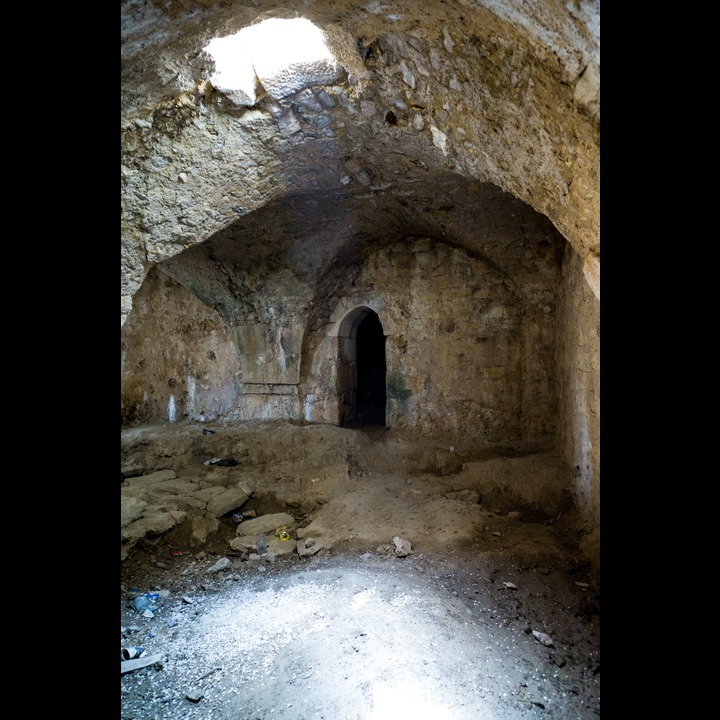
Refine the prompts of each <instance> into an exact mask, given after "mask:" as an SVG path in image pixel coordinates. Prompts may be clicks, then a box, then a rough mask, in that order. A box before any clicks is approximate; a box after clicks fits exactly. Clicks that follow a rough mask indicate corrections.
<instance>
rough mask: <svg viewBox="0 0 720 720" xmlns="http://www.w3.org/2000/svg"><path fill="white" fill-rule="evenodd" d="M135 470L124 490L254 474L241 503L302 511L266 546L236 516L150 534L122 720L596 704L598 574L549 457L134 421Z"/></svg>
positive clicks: (363, 718) (519, 712)
mask: <svg viewBox="0 0 720 720" xmlns="http://www.w3.org/2000/svg"><path fill="white" fill-rule="evenodd" d="M229 456H232V457H233V458H238V465H237V466H232V467H213V466H212V465H208V464H206V461H207V458H210V459H216V458H217V457H229ZM203 458H206V460H203ZM123 464H124V467H125V468H128V467H133V468H135V469H134V470H133V472H132V473H130V474H131V475H132V474H134V477H131V478H129V479H125V478H123V483H122V484H123V486H124V489H123V492H128V491H129V490H131V489H132V485H133V482H132V481H133V480H135V481H136V486H135V488H136V489H135V491H134V492H135V493H136V494H137V493H139V492H141V489H142V487H143V486H142V483H140V482H139V481H140V480H141V479H142V478H143V476H145V477H147V475H148V473H152V472H156V471H157V470H159V469H164V470H165V472H168V468H170V469H172V471H173V472H174V473H175V474H176V475H177V478H178V479H177V480H173V482H176V483H177V482H179V480H180V479H182V480H183V481H188V480H189V479H191V478H192V479H194V481H196V482H198V483H199V484H200V485H202V486H205V487H207V486H211V485H212V484H213V483H215V484H218V483H220V482H222V483H223V488H225V487H228V486H233V487H234V486H235V485H236V484H237V483H244V486H245V487H246V489H249V491H250V492H249V495H250V499H249V500H248V501H247V502H244V503H243V505H242V507H241V508H239V510H244V511H250V512H249V514H251V515H252V514H255V515H257V518H258V519H262V518H272V517H273V514H275V513H283V512H285V513H289V515H290V516H291V518H292V522H288V523H287V524H285V523H283V525H284V527H286V533H285V534H286V536H287V539H286V540H285V541H283V540H282V539H281V537H280V535H279V534H278V533H277V532H274V533H273V532H267V533H265V534H264V536H265V539H266V541H267V542H268V549H267V552H265V553H262V554H259V553H258V552H257V550H258V548H257V546H256V541H257V536H256V534H255V533H251V535H250V536H251V537H252V542H247V537H250V536H248V535H243V531H242V526H243V525H244V524H245V523H246V522H249V521H248V520H242V521H241V522H239V523H238V522H237V520H238V518H237V517H235V519H233V517H232V513H225V514H224V515H223V516H221V517H220V518H218V520H217V528H216V530H215V531H214V532H211V533H208V534H207V537H205V538H204V539H203V540H202V542H201V541H199V540H198V534H197V528H198V527H199V525H198V524H197V522H196V523H195V524H194V523H193V522H191V521H190V519H189V518H190V515H191V513H190V514H189V515H188V518H186V519H184V520H183V521H182V522H178V523H177V525H175V526H174V527H173V528H171V529H170V530H168V531H166V532H161V533H154V534H153V533H148V534H147V535H146V536H145V537H142V538H140V539H138V540H137V541H136V542H134V544H133V545H132V547H131V548H130V549H129V550H128V551H127V554H126V557H125V559H124V560H123V562H122V566H121V592H120V600H121V677H120V691H121V692H120V694H121V717H122V719H123V720H153V719H155V718H158V719H160V718H162V719H168V720H171V719H175V718H177V719H178V720H179V719H180V718H183V719H185V718H202V719H203V720H209V719H210V718H213V719H216V720H269V719H270V718H276V717H285V718H292V719H293V720H310V719H311V718H312V719H315V718H321V719H324V720H403V719H405V718H408V719H410V718H412V720H430V719H432V720H444V719H447V720H465V719H466V718H467V719H468V720H469V719H470V718H473V720H478V719H480V720H482V719H485V718H487V719H488V720H489V719H491V718H492V719H493V720H512V719H514V718H558V719H560V720H565V719H567V720H570V719H571V718H572V719H581V720H585V719H586V718H596V717H598V716H599V715H600V592H599V584H598V582H597V581H596V580H594V574H593V573H592V572H591V564H590V563H589V562H588V561H587V560H586V559H584V558H583V557H582V555H581V553H580V550H579V544H578V542H579V534H578V525H577V522H576V520H575V519H574V517H573V512H572V508H568V507H567V505H566V498H565V495H564V493H563V492H557V491H556V489H554V487H553V482H552V478H553V477H555V476H556V474H557V473H558V472H560V470H559V468H560V465H558V463H557V459H556V458H554V456H552V454H549V453H546V452H543V451H542V449H540V448H528V447H524V448H522V447H517V446H516V447H510V446H503V447H491V446H482V447H479V446H476V445H474V446H473V445H459V446H458V447H453V446H448V445H447V443H444V442H442V441H438V442H436V443H428V442H427V441H420V440H415V439H412V438H406V437H405V438H404V437H402V436H400V435H397V434H395V433H394V432H392V431H391V432H386V431H385V430H384V429H382V428H356V429H348V428H346V429H341V428H317V427H300V426H293V425H292V424H284V425H268V424H263V423H260V424H254V425H252V424H251V426H243V427H242V428H240V427H238V428H232V429H231V428H218V429H217V432H215V433H213V434H212V435H204V434H202V432H201V430H200V429H198V428H197V427H196V426H186V427H184V428H170V427H166V426H164V427H158V428H143V429H133V430H129V431H124V439H123ZM141 471H142V474H140V473H141ZM223 473H224V474H225V475H223ZM527 473H529V474H530V476H529V477H527V478H526V482H525V484H526V485H528V486H532V488H533V489H531V490H528V491H525V492H523V491H522V489H520V488H519V486H518V485H517V483H516V484H515V485H514V484H513V483H514V481H516V480H517V481H518V482H520V483H522V477H523V475H524V474H527ZM219 478H220V479H219ZM518 478H519V480H518ZM543 478H544V480H543ZM126 485H128V486H129V488H125V486H126ZM501 490H502V491H501ZM142 492H145V493H146V494H145V495H144V496H143V497H145V499H146V500H147V499H148V498H149V497H150V496H149V495H148V494H147V491H146V490H142ZM185 501H186V503H187V506H188V507H192V505H193V501H191V500H188V498H187V497H186V498H185ZM166 504H167V503H166ZM559 506H562V508H563V509H562V510H559V511H558V514H557V515H555V514H554V512H555V510H556V509H557V508H558V507H559ZM186 510H187V508H186ZM176 515H177V513H176ZM178 517H179V516H178ZM278 517H281V516H278ZM138 522H139V521H138ZM238 538H240V541H239V540H238ZM243 542H244V544H243ZM304 546H307V548H308V550H307V552H308V554H307V555H305V556H300V555H299V554H298V548H300V549H302V548H303V547H304ZM291 547H292V548H293V551H292V552H286V548H291ZM260 549H261V550H262V549H263V548H260ZM311 553H314V554H311ZM148 595H150V597H148ZM138 598H139V599H138ZM142 602H145V603H146V604H147V603H152V606H151V611H150V612H143V607H142ZM152 608H154V610H153V609H152ZM134 647H139V648H142V651H141V654H140V656H139V658H135V659H130V660H126V659H125V657H126V656H128V657H129V655H130V654H131V650H130V649H131V648H134ZM123 653H127V655H124V654H123ZM145 663H148V664H145Z"/></svg>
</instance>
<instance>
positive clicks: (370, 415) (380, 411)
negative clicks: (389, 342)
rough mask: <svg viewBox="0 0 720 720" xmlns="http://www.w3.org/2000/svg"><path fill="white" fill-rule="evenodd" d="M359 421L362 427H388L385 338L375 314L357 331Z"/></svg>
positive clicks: (372, 313) (367, 318) (362, 321)
mask: <svg viewBox="0 0 720 720" xmlns="http://www.w3.org/2000/svg"><path fill="white" fill-rule="evenodd" d="M356 342H357V418H356V421H357V422H358V423H359V424H362V425H385V401H386V394H385V335H383V327H382V323H381V322H380V318H379V317H378V316H377V313H375V312H373V311H372V310H371V311H370V312H368V314H367V315H365V317H364V318H363V319H362V320H361V321H360V324H359V325H358V329H357V340H356Z"/></svg>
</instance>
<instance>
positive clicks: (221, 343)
mask: <svg viewBox="0 0 720 720" xmlns="http://www.w3.org/2000/svg"><path fill="white" fill-rule="evenodd" d="M121 352H122V362H121V393H120V394H121V421H122V422H123V424H137V423H152V422H181V421H184V420H195V419H198V418H199V417H200V416H201V415H204V416H205V417H206V418H207V419H208V420H212V419H215V418H218V417H223V416H225V415H226V414H227V413H228V412H229V411H230V410H231V409H232V408H234V407H236V406H237V404H238V402H239V401H240V399H241V397H242V388H241V385H240V383H239V382H238V380H237V376H238V372H239V370H240V357H239V355H238V350H237V346H236V344H235V341H234V338H233V336H232V334H231V333H230V332H229V329H228V327H227V325H226V324H225V321H224V320H223V319H222V318H221V317H220V316H219V315H218V314H217V313H216V312H215V311H214V310H213V309H211V308H208V307H207V306H206V305H204V304H203V303H202V302H200V301H199V300H198V299H197V298H196V297H195V296H194V295H193V294H192V293H190V292H188V291H187V290H186V289H185V288H183V287H182V286H181V285H178V284H177V283H176V282H175V281H174V280H173V279H171V278H169V277H168V276H167V275H164V274H163V273H161V272H159V271H157V270H154V271H152V272H151V273H150V274H149V275H148V276H147V278H146V279H145V282H144V283H143V286H142V288H141V290H140V291H139V292H138V293H137V295H136V297H135V303H134V304H133V310H132V312H131V313H130V315H129V317H128V320H127V322H126V323H125V325H124V326H123V328H122V332H121Z"/></svg>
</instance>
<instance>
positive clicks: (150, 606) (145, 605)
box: [132, 593, 160, 613]
mask: <svg viewBox="0 0 720 720" xmlns="http://www.w3.org/2000/svg"><path fill="white" fill-rule="evenodd" d="M159 597H160V595H158V594H157V593H147V594H146V595H138V596H137V597H136V598H135V599H134V600H133V602H132V604H133V607H134V608H135V610H137V612H139V613H144V612H146V611H147V610H149V611H150V612H151V613H154V612H156V611H157V609H158V608H157V605H156V604H155V600H157V599H158V598H159Z"/></svg>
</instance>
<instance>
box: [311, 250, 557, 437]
mask: <svg viewBox="0 0 720 720" xmlns="http://www.w3.org/2000/svg"><path fill="white" fill-rule="evenodd" d="M348 285H349V286H348V287H346V294H345V295H344V296H343V297H342V298H341V300H340V301H339V302H338V305H337V307H336V308H335V311H334V313H333V315H332V316H331V317H330V318H329V321H330V322H329V324H328V325H326V326H324V327H322V328H321V329H320V330H318V331H316V332H318V333H319V334H320V335H323V336H324V337H323V339H322V340H320V342H319V343H318V349H317V351H316V352H315V353H314V354H312V355H310V356H308V357H307V358H306V361H307V362H308V363H310V364H311V365H312V367H313V371H312V372H311V374H310V377H309V378H308V382H307V384H306V387H305V390H306V392H307V397H306V403H305V412H306V419H308V420H319V421H322V422H332V423H337V422H338V421H339V419H340V418H339V403H338V400H337V387H338V375H337V373H338V361H337V358H338V338H337V335H338V326H339V325H340V323H341V322H342V320H343V318H344V317H345V316H346V315H347V314H348V313H349V312H352V311H353V310H354V309H355V308H357V307H363V306H364V307H369V308H371V309H373V310H375V311H376V312H377V313H378V315H379V318H380V321H381V323H382V325H383V332H384V334H385V335H386V336H387V340H386V365H387V374H386V389H387V396H388V401H387V406H386V423H387V425H388V426H389V427H396V428H402V429H409V430H412V431H414V432H417V433H421V434H423V435H428V436H430V435H433V436H435V437H438V436H439V437H455V438H475V439H478V438H479V439H483V440H486V441H490V442H498V441H513V440H520V439H523V440H547V439H548V438H552V437H553V436H554V433H555V430H556V427H555V412H554V410H555V401H554V395H553V391H554V385H553V383H552V382H551V378H552V371H553V366H552V359H553V347H554V343H555V338H554V333H553V321H552V318H551V316H550V315H549V314H545V313H541V314H540V316H534V315H533V314H532V313H526V312H525V311H526V306H527V302H526V301H525V300H524V299H523V298H521V297H520V296H519V295H518V294H517V293H516V292H515V291H513V290H512V289H511V284H510V283H509V282H508V279H507V278H505V277H503V276H502V275H501V274H499V273H498V272H497V271H496V270H494V269H492V268H490V267H488V266H487V265H485V264H483V263H481V262H480V261H478V260H476V259H474V258H472V257H470V256H468V255H467V254H466V253H465V252H463V251H462V250H459V249H456V248H452V247H450V246H449V245H446V244H444V243H439V242H434V241H432V240H430V239H428V238H419V239H414V240H408V241H407V242H399V243H394V244H392V245H390V246H388V247H385V248H383V249H382V250H379V251H375V252H371V253H370V255H369V256H368V258H367V261H366V262H365V263H364V265H363V267H362V270H361V271H360V272H359V273H358V274H355V275H353V276H352V283H349V284H348ZM509 286H510V287H509Z"/></svg>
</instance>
